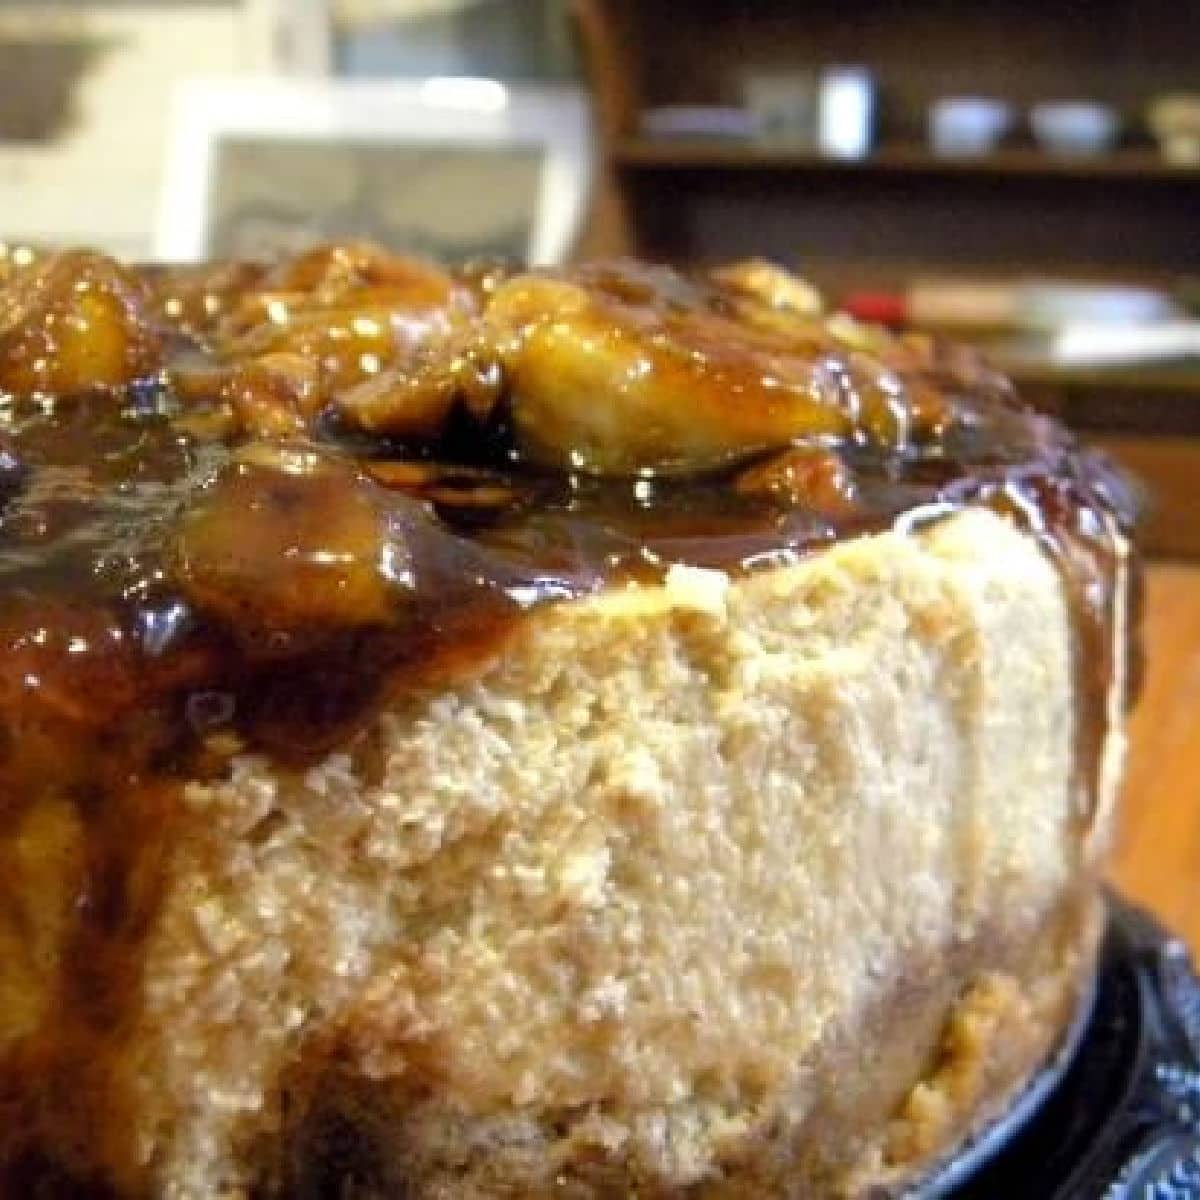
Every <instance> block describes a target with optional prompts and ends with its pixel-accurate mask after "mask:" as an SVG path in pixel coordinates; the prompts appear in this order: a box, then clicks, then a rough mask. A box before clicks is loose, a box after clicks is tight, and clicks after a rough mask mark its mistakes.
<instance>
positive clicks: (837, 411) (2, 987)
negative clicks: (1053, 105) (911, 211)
mask: <svg viewBox="0 0 1200 1200" xmlns="http://www.w3.org/2000/svg"><path fill="white" fill-rule="evenodd" d="M0 397H2V398H0V501H2V503H3V508H2V509H0V636H2V638H3V644H4V658H3V668H2V669H0V928H5V927H7V928H9V929H13V930H17V931H18V934H17V936H15V938H11V939H10V940H11V941H12V945H11V946H9V945H8V944H7V943H6V944H4V945H2V946H0V952H3V953H4V955H5V957H4V958H0V961H2V962H5V965H4V966H2V967H0V972H3V974H4V975H5V976H7V980H5V979H4V978H3V977H0V1197H2V1198H4V1200H8V1198H10V1197H12V1198H15V1197H26V1196H38V1197H55V1198H57V1197H68V1196H69V1197H83V1196H86V1197H106V1196H112V1197H126V1196H129V1197H135V1196H140V1195H144V1194H146V1193H145V1184H144V1182H142V1179H141V1177H142V1172H141V1171H140V1170H139V1165H138V1163H137V1161H136V1160H137V1153H136V1148H135V1147H134V1146H133V1144H132V1134H131V1122H130V1121H129V1120H128V1119H126V1118H125V1116H124V1115H123V1114H124V1111H125V1110H124V1107H123V1105H124V1097H125V1089H126V1080H125V1079H124V1077H123V1073H122V1072H123V1070H124V1069H125V1067H124V1063H125V1057H124V1054H123V1045H124V1039H125V1038H126V1037H127V1030H128V1029H129V1028H130V1025H131V1016H132V1014H135V1013H136V1011H137V1006H138V1003H139V985H140V975H139V966H138V964H139V950H140V945H141V941H142V939H143V937H144V934H145V931H146V930H147V928H148V926H149V925H150V923H151V922H152V921H153V919H154V915H155V911H156V904H157V901H158V897H159V895H160V892H161V888H162V885H163V881H164V879H165V878H166V877H167V875H168V873H169V871H170V869H171V868H170V861H171V831H172V821H173V815H174V813H175V812H176V811H177V810H178V806H179V804H180V798H181V788H182V786H183V782H184V781H185V780H187V779H193V778H197V777H201V778H213V777H219V776H220V775H221V774H222V772H223V771H225V770H226V768H227V763H228V760H229V758H230V757H231V755H232V754H234V753H236V752H238V751H240V750H241V749H244V748H253V749H258V750H261V751H264V752H266V753H269V754H271V755H272V756H274V758H275V759H276V761H278V762H280V763H281V764H296V765H303V764H304V763H305V762H306V761H311V760H312V759H313V758H314V756H319V755H321V754H323V753H324V752H326V751H328V750H329V749H330V748H331V747H333V746H336V745H338V744H340V743H343V742H345V741H346V740H347V739H350V738H352V737H354V735H355V734H356V732H358V731H360V730H362V729H363V728H364V727H365V726H366V725H367V724H368V723H369V722H370V720H371V718H372V716H373V714H374V713H375V712H376V711H377V709H378V707H379V706H380V705H381V704H383V703H385V702H387V701H388V699H389V698H394V697H395V696H397V695H398V694H399V693H401V692H403V691H405V690H408V691H414V690H418V691H419V690H427V689H429V688H432V687H436V686H439V685H442V684H444V683H446V682H448V681H453V680H454V679H455V678H459V677H462V676H463V675H464V674H465V673H469V672H471V671H473V670H478V669H480V667H481V665H483V664H486V663H487V662H488V661H490V660H491V659H492V658H493V657H494V656H495V655H496V654H497V653H498V652H500V651H502V648H503V644H504V639H505V637H506V635H507V634H508V633H509V632H510V631H511V630H512V629H514V628H515V627H516V626H517V624H518V623H519V622H520V621H521V619H522V617H523V615H524V614H526V613H528V612H530V611H531V610H532V609H535V608H536V607H537V606H538V605H541V604H544V603H556V602H560V601H563V600H565V599H569V598H571V597H579V596H585V595H588V594H592V593H594V592H597V591H598V590H600V589H602V588H604V587H610V586H616V585H624V584H635V585H636V584H641V583H654V582H656V581H658V580H660V579H661V578H662V577H663V575H664V574H665V572H666V570H667V569H668V568H669V567H670V566H671V565H672V564H677V563H685V564H689V565H693V566H700V567H711V568H719V569H722V570H726V571H730V572H736V573H744V572H751V571H755V570H761V569H765V568H767V567H770V566H773V565H779V564H781V563H786V562H790V561H794V560H796V559H798V558H800V557H802V556H803V555H804V554H806V553H808V552H810V551H812V550H814V549H817V548H819V547H821V546H825V545H828V544H829V543H831V542H832V541H834V540H836V539H839V538H844V537H848V536H852V535H855V534H858V533H863V532H871V531H878V530H882V529H887V528H900V529H905V530H916V529H918V528H921V527H923V526H926V525H927V524H929V523H930V522H934V521H937V520H940V519H943V518H944V517H945V516H946V515H947V514H948V513H951V512H953V511H955V510H957V509H960V508H962V507H963V506H967V505H988V506H991V507H993V508H996V509H999V510H1001V511H1003V512H1005V513H1008V514H1010V515H1011V516H1012V518H1013V519H1014V520H1015V521H1016V522H1018V524H1020V525H1021V526H1022V527H1024V528H1026V529H1028V530H1029V531H1030V532H1032V533H1034V534H1035V535H1036V536H1037V537H1038V538H1039V539H1040V540H1041V541H1042V543H1043V545H1044V546H1045V548H1046V551H1047V553H1048V554H1050V555H1051V556H1052V558H1053V559H1054V561H1055V562H1056V563H1057V564H1058V565H1059V567H1060V568H1061V571H1062V575H1063V579H1064V582H1065V584H1066V589H1067V594H1068V595H1069V597H1070V600H1071V604H1072V610H1073V616H1074V629H1075V644H1076V659H1077V677H1078V712H1079V734H1078V745H1077V759H1078V776H1079V794H1080V797H1081V819H1086V811H1085V808H1086V805H1087V804H1089V803H1090V802H1091V799H1092V798H1093V797H1094V796H1095V794H1096V787H1097V785H1096V776H1097V770H1098V762H1099V755H1100V746H1101V742H1102V740H1103V734H1104V731H1105V728H1106V721H1107V715H1106V705H1107V703H1108V692H1109V686H1110V680H1111V678H1112V675H1113V671H1114V669H1115V662H1114V653H1115V652H1119V651H1114V624H1113V623H1114V593H1115V586H1116V579H1117V567H1118V558H1119V557H1120V553H1121V551H1120V549H1119V544H1118V543H1119V538H1115V537H1114V535H1115V534H1116V533H1118V531H1119V530H1120V529H1122V528H1125V527H1127V525H1128V521H1129V516H1130V514H1129V506H1128V503H1127V500H1126V498H1125V493H1124V491H1123V488H1122V486H1121V483H1120V480H1119V479H1118V478H1117V477H1116V476H1115V475H1113V474H1112V473H1111V472H1110V471H1109V470H1108V469H1107V468H1106V467H1105V465H1104V464H1103V463H1102V462H1100V461H1098V460H1096V459H1093V458H1091V457H1089V456H1088V455H1086V454H1085V453H1083V452H1081V451H1080V450H1079V448H1078V447H1077V446H1076V445H1075V443H1074V442H1073V440H1072V439H1071V438H1070V437H1069V436H1068V435H1067V434H1066V433H1065V432H1064V431H1063V430H1062V429H1061V428H1060V427H1058V426H1057V425H1055V424H1053V423H1052V422H1050V421H1047V420H1045V419H1044V418H1041V417H1039V416H1036V415H1034V414H1033V413H1031V412H1030V411H1029V410H1027V409H1026V408H1024V407H1023V406H1022V405H1021V404H1020V403H1019V402H1018V401H1017V400H1016V398H1015V397H1014V396H1013V394H1012V392H1011V389H1010V387H1009V385H1008V384H1007V382H1006V381H1005V380H1004V379H1003V378H1001V377H1000V376H998V375H996V374H995V373H993V372H991V371H990V370H988V369H987V368H986V367H985V366H984V365H983V364H982V363H981V362H980V361H979V360H978V359H976V358H975V357H974V356H973V355H971V354H969V353H967V352H965V351H960V350H955V349H952V348H946V347H942V346H939V345H937V344H935V343H932V342H930V341H928V340H926V339H922V338H917V337H911V338H906V339H899V338H893V337H889V336H886V335H883V334H881V333H879V332H877V331H874V330H870V329H864V328H862V327H859V326H854V325H851V324H849V323H847V322H844V321H842V320H841V319H839V318H825V317H823V316H820V315H819V314H817V313H815V312H814V311H813V310H812V301H811V296H810V295H809V294H808V293H807V291H806V289H804V287H803V285H801V284H799V283H798V282H797V281H795V280H792V279H790V278H789V277H787V276H785V275H783V274H782V273H781V272H778V271H775V270H773V269H771V268H768V267H765V266H764V265H762V264H750V265H747V266H742V267H738V268H732V269H730V270H729V271H727V272H724V273H722V274H721V275H720V276H719V277H713V278H707V279H688V278H683V277H681V276H678V275H675V274H673V273H670V272H667V271H664V270H661V269H656V268H647V267H640V266H636V265H633V264H627V263H626V264H612V265H608V266H595V267H585V268H578V269H576V270H573V271H567V272H559V273H540V274H538V273H534V274H530V275H518V274H516V273H513V272H506V271H504V270H501V269H499V268H492V267H470V268H463V269H461V270H458V271H456V272H452V273H451V272H445V271H442V270H440V269H438V268H435V267H431V266H428V265H425V264H421V263H416V262H412V261H410V260H406V259H402V258H397V257H392V256H389V255H387V254H385V253H384V252H382V251H379V250H376V249H374V248H371V247H366V246H359V245H346V246H337V247H330V248H325V249H322V250H318V251H315V252H313V253H311V254H309V255H306V256H304V257H303V258H301V259H298V260H295V261H293V262H290V263H284V264H281V265H279V266H277V267H273V268H266V267H259V266H254V265H232V266H218V267H206V268H188V269H182V268H181V269H178V270H165V269H157V268H156V269H149V268H145V269H131V268H125V267H121V266H119V265H118V264H116V263H114V262H112V261H110V260H108V259H105V258H102V257H100V256H96V255H89V254H84V253H70V254H61V255H55V256H49V257H33V256H25V258H24V259H21V258H20V257H19V256H10V258H9V259H8V260H7V261H6V263H5V264H4V266H3V270H2V272H0ZM48 859H53V860H54V861H55V862H56V864H57V865H56V871H57V873H56V874H55V875H54V879H56V880H58V883H56V884H54V885H53V886H48V887H42V886H41V876H40V875H39V869H40V868H39V866H38V864H39V863H40V862H45V861H48ZM63 880H65V881H66V883H65V884H64V883H63V882H62V881H63ZM30 896H36V897H38V899H37V901H36V903H37V904H39V905H41V906H43V908H42V911H40V912H39V913H30V912H28V911H26V906H27V905H28V903H29V897H30ZM47 914H50V915H49V916H48V915H47ZM47 929H49V932H47ZM30 994H36V996H37V997H38V1000H37V1003H34V1004H26V1005H25V1006H24V1007H22V1005H23V1000H22V997H23V996H28V995H30Z"/></svg>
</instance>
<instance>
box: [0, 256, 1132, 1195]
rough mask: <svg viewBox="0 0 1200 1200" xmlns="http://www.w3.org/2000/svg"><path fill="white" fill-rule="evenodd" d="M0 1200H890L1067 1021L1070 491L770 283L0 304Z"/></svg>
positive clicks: (250, 275)
mask: <svg viewBox="0 0 1200 1200" xmlns="http://www.w3.org/2000/svg"><path fill="white" fill-rule="evenodd" d="M0 388H3V390H4V398H3V414H4V417H3V424H2V425H0V452H2V453H0V485H2V487H3V493H2V494H3V503H4V507H3V510H2V513H0V632H2V633H3V637H4V644H5V647H6V651H7V652H6V655H5V658H4V667H3V670H2V671H0V1198H3V1200H10V1198H11V1200H17V1198H18V1197H21V1198H23V1197H28V1196H38V1197H50V1198H57V1197H79V1196H86V1197H92V1196H96V1197H102V1198H105V1200H108V1198H111V1200H168V1198H169V1200H207V1198H210V1197H222V1198H228V1200H234V1198H238V1200H272V1198H277V1197H278V1198H281V1200H285V1198H286V1200H302V1198H304V1200H306V1198H309V1197H354V1198H355V1200H396V1198H400V1197H404V1198H405V1200H432V1198H439V1200H441V1198H445V1200H449V1198H451V1197H453V1198H464V1200H466V1198H479V1200H484V1198H491V1197H515V1196H520V1197H530V1198H535V1197H547V1198H549V1197H555V1198H560V1197H561V1198H572V1200H573V1198H579V1200H584V1198H591V1197H626V1196H638V1197H643V1198H649V1197H664V1198H665V1197H697V1198H699V1197H726V1196H728V1197H762V1198H764V1200H765V1198H768V1197H770V1198H774V1197H812V1198H825V1197H829V1198H833V1197H843V1198H848V1197H864V1198H865V1197H868V1196H869V1197H878V1196H888V1195H893V1194H897V1195H898V1194H900V1193H902V1192H903V1191H904V1190H905V1189H906V1188H908V1187H911V1186H912V1185H913V1184H914V1183H916V1182H918V1181H919V1180H920V1179H921V1178H922V1177H923V1176H924V1175H926V1174H928V1173H929V1172H931V1171H933V1170H934V1169H936V1168H937V1166H938V1165H939V1164H941V1163H942V1162H944V1161H945V1160H946V1159H947V1158H948V1157H950V1156H952V1155H953V1154H954V1153H955V1151H956V1149H957V1148H958V1147H959V1146H961V1145H962V1144H963V1142H964V1141H965V1140H966V1139H968V1138H970V1137H971V1136H972V1135H973V1134H975V1133H977V1132H978V1131H979V1130H980V1129H982V1128H983V1127H984V1126H985V1125H986V1124H987V1123H988V1122H989V1121H991V1120H993V1119H995V1118H996V1117H998V1116H999V1115H1001V1114H1002V1113H1003V1112H1004V1111H1005V1109H1006V1107H1007V1106H1008V1105H1009V1104H1011V1103H1012V1101H1013V1100H1014V1098H1015V1097H1017V1096H1018V1095H1019V1093H1020V1092H1021V1090H1022V1088H1023V1087H1024V1086H1025V1084H1026V1083H1027V1082H1028V1081H1029V1080H1030V1078H1031V1077H1032V1076H1033V1075H1034V1074H1035V1073H1036V1072H1037V1071H1038V1070H1039V1069H1040V1068H1041V1067H1042V1065H1043V1064H1044V1063H1045V1062H1046V1061H1047V1059H1048V1058H1049V1057H1050V1056H1051V1055H1052V1054H1053V1053H1054V1051H1055V1050H1056V1048H1057V1047H1058V1046H1059V1044H1060V1043H1061V1041H1062V1039H1063V1037H1064V1034H1065V1031H1066V1030H1067V1028H1068V1027H1069V1025H1070V1023H1071V1021H1072V1019H1073V1017H1074V1014H1075V1013H1076V1011H1077V1008H1078V1006H1079V1004H1080V1002H1081V997H1082V996H1084V995H1085V994H1086V991H1087V988H1088V986H1089V981H1090V976H1091V971H1092V967H1093V958H1094V953H1095V946H1096V939H1097V934H1098V930H1099V926H1100V923H1101V902H1100V895H1099V884H1098V879H1099V872H1100V870H1101V868H1102V865H1103V854H1104V850H1105V846H1106V843H1107V839H1108V834H1109V829H1110V825H1111V816H1112V804H1113V798H1114V794H1115V789H1116V787H1117V784H1118V781H1119V772H1120V759H1121V750H1122V744H1123V743H1122V720H1123V712H1124V707H1125V703H1126V695H1127V692H1128V690H1129V688H1128V685H1127V677H1128V674H1129V671H1128V666H1127V660H1128V657H1129V652H1128V646H1129V641H1130V634H1129V625H1130V622H1129V619H1128V608H1129V604H1128V593H1129V568H1130V545H1129V540H1128V529H1129V513H1128V511H1127V508H1128V506H1127V504H1126V502H1125V500H1124V491H1123V488H1122V487H1121V483H1120V480H1119V479H1117V478H1116V477H1115V476H1114V475H1113V474H1112V473H1111V472H1110V470H1109V469H1108V468H1107V467H1106V465H1105V464H1104V463H1102V462H1100V461H1098V460H1096V459H1094V458H1092V457H1091V456H1089V455H1088V454H1086V453H1085V452H1083V451H1081V450H1080V449H1079V447H1078V446H1077V445H1076V444H1075V442H1074V441H1073V439H1072V438H1071V437H1070V436H1069V435H1068V434H1067V433H1066V432H1065V431H1064V430H1062V429H1061V428H1060V427H1059V426H1057V425H1056V424H1054V423H1053V422H1051V421H1049V420H1047V419H1045V418H1043V417H1040V416H1037V415H1035V414H1033V413H1032V412H1031V411H1030V410H1028V409H1027V408H1026V407H1025V406H1023V405H1022V404H1021V403H1020V402H1019V400H1018V399H1017V398H1016V397H1015V396H1014V394H1013V392H1012V389H1011V387H1010V386H1009V385H1008V383H1007V382H1006V381H1005V380H1004V379H1003V378H1001V377H1000V376H998V375H997V374H995V373H994V372H992V371H990V370H989V369H988V368H987V367H986V366H984V365H983V364H982V363H981V362H979V361H978V360H977V359H976V358H975V357H974V355H972V354H971V353H968V352H966V351H962V350H958V349H954V348H951V347H946V346H942V345H940V344H937V343H934V342H932V341H930V340H928V339H925V338H922V337H918V336H915V335H910V336H904V337H900V336H893V335H889V334H885V333H883V332H881V331H879V330H876V329H874V328H870V327H866V326H862V325H859V324H855V323H853V322H850V321H849V320H847V319H846V318H844V317H841V316H838V315H833V316H830V315H826V314H823V313H822V312H821V311H820V308H819V302H818V301H817V300H816V298H815V297H814V295H813V293H812V292H811V290H810V289H808V288H807V287H806V286H805V285H803V284H802V283H800V282H799V281H797V280H795V279H794V278H792V277H790V276H788V275H786V274H784V273H783V272H781V271H779V270H778V269H776V268H773V267H769V266H767V265H765V264H761V263H752V264H740V265H738V266H736V267H732V268H728V269H726V270H722V271H719V272H712V273H709V274H706V275H703V276H682V275H679V274H676V273H674V272H672V271H668V270H666V269H664V268H654V267H646V266H641V265H637V264H632V263H610V264H598V265H588V266H581V267H577V268H572V269H569V270H559V271H540V272H517V271H513V270H509V269H504V268H500V267H494V266H490V265H484V266H470V267H466V268H461V269H458V270H455V271H448V270H443V269H441V268H437V267H434V266H431V265H428V264H425V263H419V262H414V261H410V260H407V259H403V258H398V257H395V256H391V255H388V254H386V253H384V252H383V251H380V250H377V249H374V248H371V247H366V246H358V245H345V246H335V247H329V248H325V249H322V250H319V251H316V252H313V253H311V254H309V255H306V256H304V257H302V258H300V259H297V260H294V261H289V262H286V263H282V264H278V265H275V266H270V267H267V266H259V265H253V264H246V265H231V266H220V267H206V268H203V269H176V270H162V269H148V268H141V269H135V268H128V267H123V266H121V265H119V264H117V263H115V262H112V261H111V260H108V259H105V258H102V257H99V256H95V255H89V254H84V253H67V254H59V255H51V256H40V257H39V256H26V258H25V259H22V260H20V261H15V260H14V261H10V262H9V264H8V265H7V268H6V273H5V275H4V278H3V281H2V283H0Z"/></svg>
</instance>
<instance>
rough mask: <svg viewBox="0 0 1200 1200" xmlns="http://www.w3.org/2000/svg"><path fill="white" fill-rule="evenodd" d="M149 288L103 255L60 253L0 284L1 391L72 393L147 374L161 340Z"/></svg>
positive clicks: (152, 369) (115, 384) (155, 364)
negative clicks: (153, 320) (151, 318)
mask: <svg viewBox="0 0 1200 1200" xmlns="http://www.w3.org/2000/svg"><path fill="white" fill-rule="evenodd" d="M151 306H152V301H151V297H150V293H149V289H148V288H147V287H146V285H145V284H144V283H143V281H142V280H140V279H139V278H138V277H137V276H136V275H134V274H133V273H132V272H131V271H129V270H127V269H126V268H125V267H122V266H121V265H119V264H118V263H116V262H114V261H113V260H112V259H110V258H105V257H104V256H103V255H100V254H91V253H88V252H86V251H78V250H76V251H65V252H63V253H61V254H54V255H51V256H49V257H47V258H42V259H34V260H33V261H32V262H31V263H30V264H28V265H26V266H23V267H18V268H17V269H16V270H14V271H13V273H12V274H11V276H9V277H8V278H6V279H5V280H4V282H3V286H0V388H3V389H4V390H5V391H8V392H12V393H14V394H16V395H22V396H27V395H33V394H36V393H40V392H46V393H56V394H58V395H71V394H74V393H81V392H89V391H94V390H96V389H97V388H105V387H119V386H120V385H122V384H126V383H129V382H131V381H132V380H134V379H140V378H145V377H146V376H149V375H152V374H154V372H155V371H157V370H158V368H159V366H160V337H159V334H158V331H157V330H156V329H155V328H154V327H153V324H152V322H151V320H150V317H149V313H150V310H151Z"/></svg>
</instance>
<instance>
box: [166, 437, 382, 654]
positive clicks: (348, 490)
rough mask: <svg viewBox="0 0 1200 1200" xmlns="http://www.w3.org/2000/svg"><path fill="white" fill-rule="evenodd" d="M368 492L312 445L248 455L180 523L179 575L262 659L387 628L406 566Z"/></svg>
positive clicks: (270, 447)
mask: <svg viewBox="0 0 1200 1200" xmlns="http://www.w3.org/2000/svg"><path fill="white" fill-rule="evenodd" d="M371 486H372V485H371V484H370V483H369V482H368V481H367V480H365V479H364V478H363V476H361V475H360V474H359V473H358V471H357V470H356V469H355V468H354V467H353V466H352V465H351V464H349V463H346V462H343V461H342V460H340V459H338V458H335V457H333V456H331V455H328V454H324V453H321V452H319V451H317V450H315V449H313V448H311V447H309V446H305V445H304V444H294V445H279V444H271V443H263V442H259V443H250V444H249V445H247V446H245V447H243V448H242V449H241V450H240V451H239V452H238V455H237V457H236V458H235V460H234V461H233V463H232V464H230V466H229V467H228V468H227V469H226V470H225V471H224V472H223V473H222V474H221V475H220V476H219V477H218V478H217V479H216V480H215V482H214V483H213V484H212V485H211V486H210V488H209V489H208V490H207V492H206V493H205V494H204V495H202V496H201V497H200V499H199V501H198V503H196V504H195V505H194V507H193V508H192V509H191V511H190V512H188V513H187V514H186V515H185V517H184V518H183V521H182V523H181V527H180V529H179V531H178V534H177V537H176V542H175V545H174V547H173V553H172V556H171V557H172V561H173V575H174V577H175V579H176V581H177V582H178V583H179V584H180V585H181V586H182V588H183V590H184V592H185V594H186V595H187V597H188V598H189V600H191V601H192V602H193V603H194V604H195V605H196V606H197V607H198V608H200V609H202V610H203V611H206V612H209V613H213V614H215V615H217V616H218V617H220V618H222V619H224V620H226V621H227V622H229V624H230V625H231V626H233V627H234V628H236V629H238V630H240V631H243V632H244V633H245V634H246V636H247V638H248V639H249V640H250V641H251V642H253V643H254V646H255V647H256V648H257V649H259V650H260V651H262V652H265V653H271V652H272V651H273V650H280V651H286V650H289V649H292V648H293V647H292V644H291V635H292V634H293V633H294V632H295V631H298V630H304V629H306V628H311V627H316V628H318V629H321V628H332V627H336V626H357V627H363V626H367V625H371V624H374V623H378V622H385V621H386V620H387V619H388V617H389V616H390V615H391V613H392V611H393V604H394V599H395V593H394V588H393V585H394V583H395V575H396V573H397V572H399V573H402V572H403V570H404V564H403V563H401V562H399V560H398V555H399V551H400V548H399V547H398V545H397V543H396V542H395V540H394V539H389V537H388V536H387V534H388V531H387V529H386V520H385V517H384V514H382V513H381V512H380V511H379V509H378V508H377V507H376V505H375V504H374V503H373V497H372V494H371V491H370V489H371Z"/></svg>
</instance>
